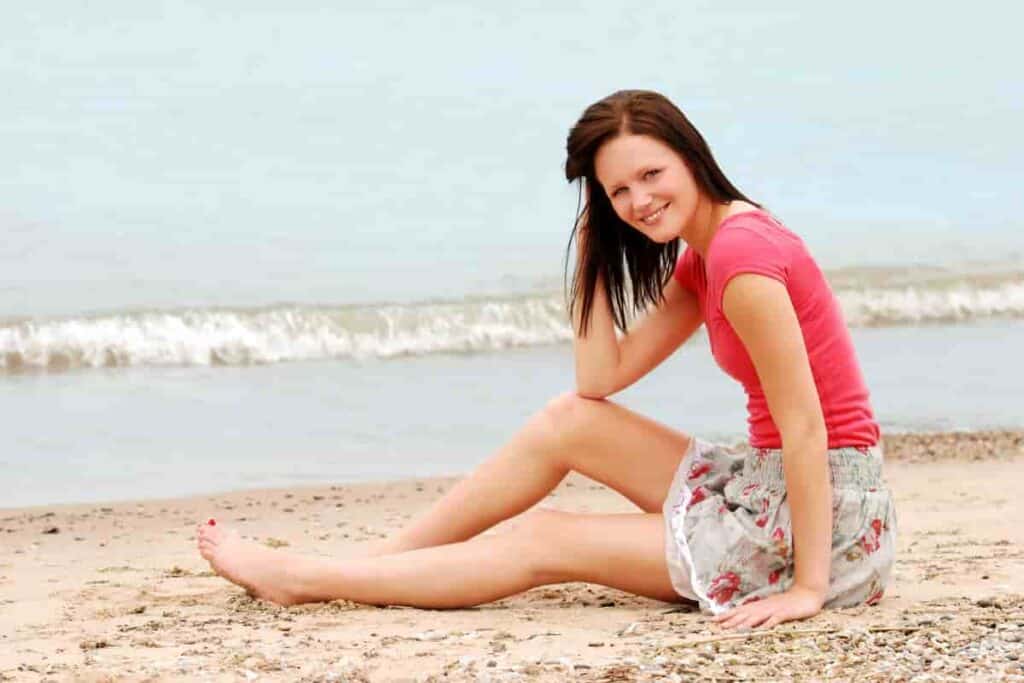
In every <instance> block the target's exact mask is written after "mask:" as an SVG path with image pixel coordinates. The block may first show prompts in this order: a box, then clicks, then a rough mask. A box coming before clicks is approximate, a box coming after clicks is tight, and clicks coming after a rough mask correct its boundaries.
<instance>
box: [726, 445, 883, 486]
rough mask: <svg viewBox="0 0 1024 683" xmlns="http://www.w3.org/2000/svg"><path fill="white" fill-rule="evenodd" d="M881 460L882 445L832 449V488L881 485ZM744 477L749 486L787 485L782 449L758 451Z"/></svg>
mask: <svg viewBox="0 0 1024 683" xmlns="http://www.w3.org/2000/svg"><path fill="white" fill-rule="evenodd" d="M882 459H883V456H882V447H881V446H866V447H860V446H858V447H854V446H847V447H843V448H830V449H829V450H828V464H829V476H830V478H831V480H832V486H834V487H842V488H850V487H852V488H864V489H867V488H875V487H879V486H882V485H883V483H882ZM743 478H744V480H747V481H749V482H750V483H758V484H765V485H772V484H778V485H782V486H785V484H786V475H785V473H784V471H783V469H782V450H781V449H777V448H755V449H754V450H753V452H752V453H751V454H750V455H749V456H748V457H747V459H746V462H745V463H744V467H743Z"/></svg>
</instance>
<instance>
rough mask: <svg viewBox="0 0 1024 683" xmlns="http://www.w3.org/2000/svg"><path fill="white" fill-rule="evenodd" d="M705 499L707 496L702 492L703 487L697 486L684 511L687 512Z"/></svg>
mask: <svg viewBox="0 0 1024 683" xmlns="http://www.w3.org/2000/svg"><path fill="white" fill-rule="evenodd" d="M707 497H708V496H707V493H706V492H705V491H704V487H703V486H698V487H697V488H695V489H694V490H693V495H692V496H691V497H690V502H689V503H687V505H686V509H687V510H689V509H690V508H692V507H693V506H694V505H696V504H697V503H699V502H701V501H702V500H704V499H705V498H707Z"/></svg>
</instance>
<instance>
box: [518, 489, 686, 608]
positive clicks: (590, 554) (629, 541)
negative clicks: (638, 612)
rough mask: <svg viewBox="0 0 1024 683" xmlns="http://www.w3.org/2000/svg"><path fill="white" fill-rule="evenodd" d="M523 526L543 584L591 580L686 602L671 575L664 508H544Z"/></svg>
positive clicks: (531, 514) (626, 589)
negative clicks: (600, 512)
mask: <svg viewBox="0 0 1024 683" xmlns="http://www.w3.org/2000/svg"><path fill="white" fill-rule="evenodd" d="M517 530H518V532H519V533H521V534H523V539H524V542H526V543H527V544H528V545H529V547H530V548H531V552H530V555H531V560H532V564H533V566H534V568H535V572H536V575H537V577H536V578H537V583H539V584H549V583H565V582H569V581H586V582H588V583H597V584H601V585H603V586H610V587H612V588H617V589H619V590H623V591H626V592H629V593H633V594H635V595H643V596H646V597H649V598H654V599H656V600H664V601H665V602H681V601H683V598H681V597H680V596H679V594H678V593H676V591H675V589H674V588H673V587H672V581H671V579H670V578H669V573H668V565H667V563H666V560H665V524H664V518H663V517H662V515H661V514H660V513H627V514H610V515H595V514H579V513H572V512H561V511H558V510H548V509H540V510H536V511H535V512H533V513H530V514H529V515H528V519H526V520H524V523H523V524H522V525H520V526H519V527H517ZM512 533H516V532H515V531H513V532H512Z"/></svg>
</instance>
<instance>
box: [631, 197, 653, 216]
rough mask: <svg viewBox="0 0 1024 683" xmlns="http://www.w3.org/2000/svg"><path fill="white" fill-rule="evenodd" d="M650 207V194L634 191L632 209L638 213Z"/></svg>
mask: <svg viewBox="0 0 1024 683" xmlns="http://www.w3.org/2000/svg"><path fill="white" fill-rule="evenodd" d="M649 208H651V195H649V194H648V193H646V192H634V193H633V211H634V212H636V213H640V212H642V211H644V210H645V209H649Z"/></svg>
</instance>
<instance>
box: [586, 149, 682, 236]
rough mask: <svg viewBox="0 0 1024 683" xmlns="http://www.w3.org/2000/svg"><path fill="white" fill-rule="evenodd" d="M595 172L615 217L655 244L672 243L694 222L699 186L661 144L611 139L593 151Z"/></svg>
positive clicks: (671, 152)
mask: <svg viewBox="0 0 1024 683" xmlns="http://www.w3.org/2000/svg"><path fill="white" fill-rule="evenodd" d="M594 172H595V174H596V175H597V181H598V182H599V183H600V184H601V186H602V187H603V188H604V192H605V194H606V195H607V196H608V199H609V200H610V201H611V203H612V207H614V208H615V213H616V214H618V216H619V218H621V219H622V220H623V221H625V222H626V223H628V224H629V225H631V226H633V227H634V228H636V229H637V230H639V231H640V232H642V233H643V234H644V235H646V236H647V237H648V238H649V239H651V240H653V241H655V242H660V243H665V242H670V241H671V240H673V239H676V238H677V237H679V236H680V235H681V234H682V233H683V232H684V229H685V228H686V226H687V225H689V224H690V223H691V221H692V220H693V216H694V214H695V213H696V210H697V204H698V200H699V198H700V192H699V190H698V189H697V184H696V182H695V181H694V179H693V174H691V173H690V169H689V168H688V167H687V166H686V164H685V163H684V162H683V159H682V157H680V156H679V154H677V153H676V151H675V150H673V149H672V148H671V147H669V146H668V145H666V144H665V143H664V142H662V141H661V140H658V139H656V138H652V137H649V136H647V135H633V134H625V135H620V136H618V137H615V138H612V139H611V140H609V141H608V142H606V143H604V144H603V145H601V147H600V148H599V149H598V150H597V154H596V155H595V157H594Z"/></svg>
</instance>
